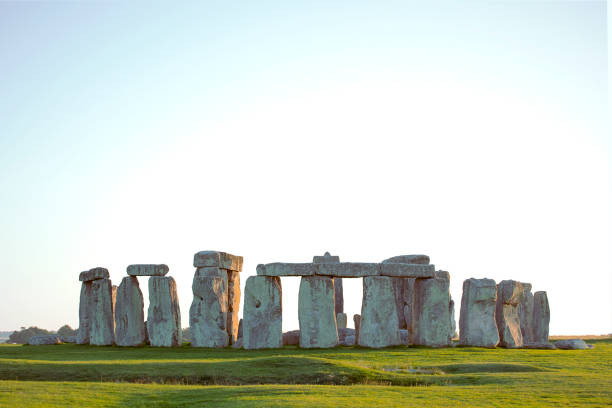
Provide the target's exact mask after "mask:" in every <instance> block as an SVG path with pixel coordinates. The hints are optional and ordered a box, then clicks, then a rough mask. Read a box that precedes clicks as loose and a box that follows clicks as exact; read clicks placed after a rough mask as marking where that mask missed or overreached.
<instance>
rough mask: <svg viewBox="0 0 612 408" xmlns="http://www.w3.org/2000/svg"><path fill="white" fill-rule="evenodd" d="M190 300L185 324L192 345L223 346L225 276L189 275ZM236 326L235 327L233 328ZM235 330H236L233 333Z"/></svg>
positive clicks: (225, 332)
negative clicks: (190, 281)
mask: <svg viewBox="0 0 612 408" xmlns="http://www.w3.org/2000/svg"><path fill="white" fill-rule="evenodd" d="M192 291H193V302H192V303H191V308H190V309H189V328H190V329H191V345H192V346H193V347H227V346H228V345H229V335H228V330H227V327H226V325H227V319H228V318H227V309H228V293H227V292H228V283H227V278H225V277H220V276H204V277H198V276H195V277H194V278H193V284H192ZM237 330H238V328H236V332H237ZM236 334H237V333H236Z"/></svg>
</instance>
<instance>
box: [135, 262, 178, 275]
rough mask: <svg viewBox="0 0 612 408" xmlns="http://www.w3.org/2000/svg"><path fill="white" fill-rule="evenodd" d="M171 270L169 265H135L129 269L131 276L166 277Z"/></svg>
mask: <svg viewBox="0 0 612 408" xmlns="http://www.w3.org/2000/svg"><path fill="white" fill-rule="evenodd" d="M169 270H170V269H169V268H168V265H164V264H161V265H149V264H135V265H130V266H128V267H127V274H128V275H130V276H165V275H166V274H167V273H168V271H169Z"/></svg>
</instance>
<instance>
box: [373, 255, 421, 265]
mask: <svg viewBox="0 0 612 408" xmlns="http://www.w3.org/2000/svg"><path fill="white" fill-rule="evenodd" d="M382 263H406V264H421V265H428V264H429V256H427V255H398V256H394V257H393V258H388V259H385V260H384V261H382Z"/></svg>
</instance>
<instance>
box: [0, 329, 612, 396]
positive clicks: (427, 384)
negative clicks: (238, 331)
mask: <svg viewBox="0 0 612 408" xmlns="http://www.w3.org/2000/svg"><path fill="white" fill-rule="evenodd" d="M593 344H595V349H593V350H576V351H568V350H505V349H494V350H488V349H478V348H448V349H427V348H405V347H397V348H387V349H382V350H370V349H362V348H358V347H339V348H335V349H324V350H302V349H297V348H295V347H285V348H283V349H275V350H258V351H245V350H233V349H220V350H219V349H217V350H215V349H194V348H191V347H181V348H179V349H158V348H150V347H142V348H119V347H89V346H78V345H60V346H38V347H34V346H9V345H5V346H1V347H0V380H2V381H0V406H25V407H29V406H49V405H51V406H53V405H64V406H66V405H68V406H72V405H83V406H147V407H149V406H169V405H172V406H194V405H211V406H237V405H240V406H288V405H291V406H351V407H356V406H373V405H379V406H400V405H401V406H407V405H408V406H410V405H430V406H432V405H433V406H507V405H511V404H512V405H519V406H530V405H532V406H541V405H558V406H584V405H592V406H609V405H612V340H600V341H593Z"/></svg>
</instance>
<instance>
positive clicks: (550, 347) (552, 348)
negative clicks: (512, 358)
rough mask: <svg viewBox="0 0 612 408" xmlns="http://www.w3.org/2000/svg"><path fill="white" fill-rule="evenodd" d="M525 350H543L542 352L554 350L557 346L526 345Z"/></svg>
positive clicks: (548, 344) (546, 344)
mask: <svg viewBox="0 0 612 408" xmlns="http://www.w3.org/2000/svg"><path fill="white" fill-rule="evenodd" d="M523 348H526V349H541V350H554V349H555V346H554V345H553V344H550V343H525V344H523Z"/></svg>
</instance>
